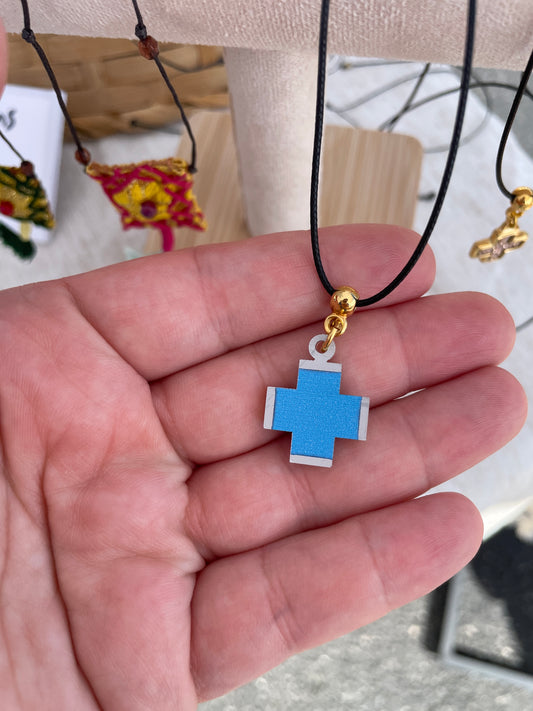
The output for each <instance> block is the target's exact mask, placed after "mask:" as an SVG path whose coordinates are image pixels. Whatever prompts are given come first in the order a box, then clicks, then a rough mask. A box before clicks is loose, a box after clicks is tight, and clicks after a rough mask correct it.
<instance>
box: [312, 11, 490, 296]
mask: <svg viewBox="0 0 533 711" xmlns="http://www.w3.org/2000/svg"><path fill="white" fill-rule="evenodd" d="M329 6H330V0H322V10H321V16H320V37H319V45H318V46H319V54H318V78H317V100H316V119H315V140H314V149H313V168H312V177H311V214H310V217H311V245H312V249H313V258H314V260H315V267H316V271H317V274H318V276H319V278H320V281H321V282H322V285H323V286H324V289H325V290H326V291H327V292H328V294H330V295H332V294H333V293H334V291H335V288H334V287H333V286H332V284H331V283H330V281H329V279H328V277H327V275H326V272H325V270H324V267H323V264H322V259H321V256H320V245H319V239H318V185H319V176H320V151H321V145H322V131H323V123H324V96H325V85H326V64H327V37H328V18H329ZM475 20H476V0H468V24H467V31H466V41H465V50H464V59H463V74H462V78H461V88H460V92H459V100H458V103H457V112H456V116H455V124H454V127H453V133H452V139H451V142H450V150H449V153H448V159H447V161H446V166H445V168H444V173H443V175H442V180H441V184H440V187H439V190H438V192H437V197H436V200H435V204H434V206H433V210H432V212H431V215H430V217H429V220H428V223H427V225H426V229H425V230H424V232H423V234H422V236H421V238H420V241H419V243H418V244H417V246H416V249H415V250H414V252H413V254H412V255H411V258H410V259H409V261H408V262H407V264H406V265H405V267H404V268H403V269H402V270H401V272H400V273H399V274H397V276H396V277H394V279H393V280H392V281H391V282H390V283H389V284H388V285H387V286H385V287H384V288H383V289H382V290H381V291H379V292H378V293H377V294H374V295H372V296H369V297H366V298H363V299H358V300H357V306H370V305H371V304H375V303H376V302H378V301H381V299H384V298H385V297H386V296H388V294H390V293H391V292H392V291H394V289H396V287H397V286H399V285H400V284H401V283H402V281H403V280H404V279H405V278H406V277H407V275H408V274H409V272H410V271H411V270H412V269H413V267H414V266H415V264H416V263H417V261H418V260H419V259H420V257H421V255H422V252H423V251H424V249H425V247H426V245H427V243H428V242H429V238H430V237H431V234H432V232H433V229H434V228H435V224H436V223H437V219H438V216H439V214H440V211H441V208H442V205H443V203H444V198H445V196H446V192H447V190H448V185H449V183H450V178H451V175H452V171H453V166H454V163H455V159H456V156H457V150H458V148H459V141H460V138H461V130H462V128H463V120H464V115H465V110H466V101H467V98H468V91H469V86H470V75H471V71H472V58H473V53H474V30H475Z"/></svg>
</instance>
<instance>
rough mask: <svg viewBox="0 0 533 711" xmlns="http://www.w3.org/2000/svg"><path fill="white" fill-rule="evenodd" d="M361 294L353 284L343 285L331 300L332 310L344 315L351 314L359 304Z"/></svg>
mask: <svg viewBox="0 0 533 711" xmlns="http://www.w3.org/2000/svg"><path fill="white" fill-rule="evenodd" d="M358 300H359V294H358V293H357V291H356V290H355V289H352V287H351V286H341V287H340V288H339V289H337V291H335V292H334V293H333V294H332V296H331V300H330V302H329V305H330V306H331V310H332V311H333V313H335V314H340V315H342V316H351V315H352V314H353V312H354V311H355V307H356V306H357V301H358Z"/></svg>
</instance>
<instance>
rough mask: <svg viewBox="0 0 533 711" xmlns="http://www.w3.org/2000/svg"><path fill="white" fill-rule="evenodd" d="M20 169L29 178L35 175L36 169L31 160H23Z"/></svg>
mask: <svg viewBox="0 0 533 711" xmlns="http://www.w3.org/2000/svg"><path fill="white" fill-rule="evenodd" d="M20 169H21V170H22V172H23V173H24V175H26V176H27V177H28V178H31V177H32V176H33V175H35V168H34V167H33V163H31V162H30V161H29V160H23V161H22V163H21V164H20Z"/></svg>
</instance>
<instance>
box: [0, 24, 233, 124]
mask: <svg viewBox="0 0 533 711" xmlns="http://www.w3.org/2000/svg"><path fill="white" fill-rule="evenodd" d="M39 42H40V43H41V45H42V46H43V48H44V50H45V52H46V54H47V56H48V59H49V60H50V64H51V65H52V67H53V69H54V72H55V74H56V76H57V79H58V82H59V85H60V86H61V88H62V89H63V90H64V91H65V92H67V94H68V109H69V112H70V114H71V116H72V118H73V120H74V124H75V126H76V128H78V129H79V131H80V133H81V134H82V135H83V136H85V137H89V138H99V137H101V136H107V135H109V134H112V133H118V132H127V133H132V132H138V131H139V130H140V128H141V129H142V128H143V127H144V128H145V129H146V128H152V127H158V126H162V125H164V124H168V123H172V122H175V121H177V120H178V119H179V112H178V110H177V108H176V106H175V104H174V102H173V100H172V97H171V95H170V92H169V90H168V88H167V87H166V85H165V83H164V81H163V79H162V77H161V75H160V74H159V71H158V69H157V67H156V65H155V64H154V62H150V61H147V60H146V59H143V58H142V57H141V56H140V55H139V53H138V51H137V43H136V42H134V41H131V40H127V39H100V38H87V37H65V36H60V35H41V36H39ZM8 44H9V76H8V81H9V82H10V83H12V84H22V85H25V86H37V87H46V88H49V87H50V81H49V79H48V76H47V74H46V72H45V70H44V68H43V66H42V64H41V62H40V60H39V58H38V56H37V53H36V52H35V50H34V49H33V47H31V46H30V45H28V44H27V43H26V42H24V40H22V39H21V38H20V36H19V35H9V36H8ZM160 52H161V53H160V57H161V61H162V62H163V64H164V65H165V69H166V71H167V73H168V76H169V77H170V79H171V81H172V83H173V85H174V88H175V89H176V91H177V93H178V96H179V98H180V101H181V102H182V104H183V105H184V107H186V108H187V107H191V108H222V107H226V106H228V105H229V99H228V90H227V81H226V72H225V68H224V66H223V64H222V50H221V49H219V48H217V47H202V46H191V45H176V44H164V43H161V44H160ZM65 135H66V137H68V136H67V134H65Z"/></svg>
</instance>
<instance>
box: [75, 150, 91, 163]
mask: <svg viewBox="0 0 533 711" xmlns="http://www.w3.org/2000/svg"><path fill="white" fill-rule="evenodd" d="M74 157H75V158H76V160H77V161H78V163H81V164H82V165H89V163H90V162H91V154H90V153H89V151H88V150H87V149H86V148H82V149H81V151H80V149H79V148H78V150H77V151H76V153H75V154H74Z"/></svg>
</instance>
